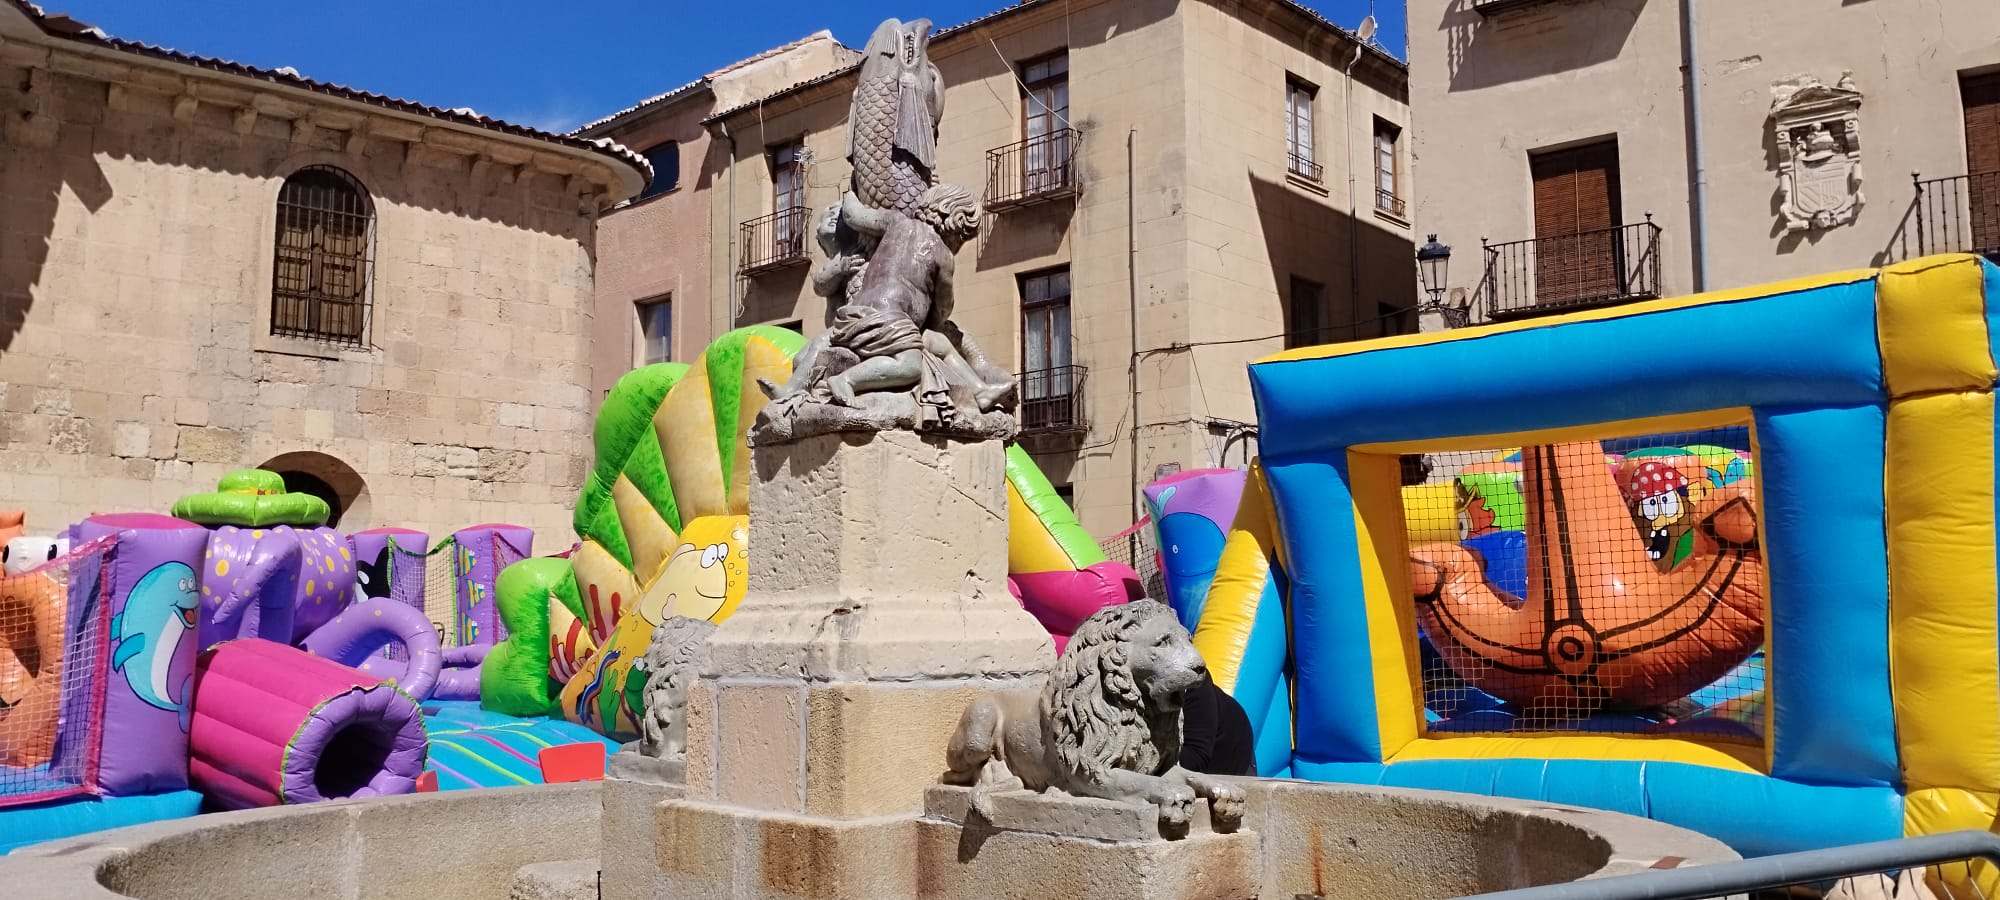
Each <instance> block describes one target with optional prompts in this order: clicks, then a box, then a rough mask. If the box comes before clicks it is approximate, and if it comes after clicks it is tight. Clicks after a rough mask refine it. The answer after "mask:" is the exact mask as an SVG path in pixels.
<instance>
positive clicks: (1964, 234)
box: [1904, 172, 2000, 262]
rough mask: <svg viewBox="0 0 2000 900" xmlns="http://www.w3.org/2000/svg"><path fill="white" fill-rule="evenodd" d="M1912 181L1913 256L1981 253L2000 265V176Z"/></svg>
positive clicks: (1909, 228)
mask: <svg viewBox="0 0 2000 900" xmlns="http://www.w3.org/2000/svg"><path fill="white" fill-rule="evenodd" d="M1911 177H1912V179H1913V180H1915V181H1916V185H1917V203H1916V209H1915V210H1913V211H1912V213H1911V221H1910V222H1909V223H1908V224H1907V225H1906V226H1905V227H1904V230H1905V234H1906V235H1907V236H1908V237H1910V238H1912V239H1913V240H1914V241H1915V245H1916V247H1915V249H1916V252H1915V253H1914V254H1910V255H1912V256H1930V255H1931V254H1934V253H1977V254H1980V255H1982V256H1985V257H1987V258H1988V259H1992V260H1995V261H1996V262H2000V172H1982V173H1979V174H1975V175H1959V176H1956V177H1953V178H1932V179H1929V180H1925V179H1924V178H1923V177H1922V176H1920V175H1913V176H1911Z"/></svg>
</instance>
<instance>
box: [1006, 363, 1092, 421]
mask: <svg viewBox="0 0 2000 900" xmlns="http://www.w3.org/2000/svg"><path fill="white" fill-rule="evenodd" d="M1088 374H1089V370H1088V369H1086V368H1085V367H1083V366H1056V367H1055V368H1051V369H1040V370H1037V371H1034V372H1023V373H1021V376H1020V382H1021V412H1020V420H1021V433H1022V434H1024V435H1029V434H1082V433H1084V432H1086V431H1089V430H1090V420H1089V419H1088V418H1086V417H1085V416H1084V414H1083V384H1084V380H1085V376H1087V375H1088Z"/></svg>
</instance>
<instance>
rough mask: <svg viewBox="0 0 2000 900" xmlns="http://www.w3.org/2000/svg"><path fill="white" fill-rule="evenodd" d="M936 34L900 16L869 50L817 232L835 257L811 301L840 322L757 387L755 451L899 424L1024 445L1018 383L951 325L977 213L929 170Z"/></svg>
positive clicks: (937, 105)
mask: <svg viewBox="0 0 2000 900" xmlns="http://www.w3.org/2000/svg"><path fill="white" fill-rule="evenodd" d="M930 30H931V23H930V22H929V21H927V20H922V19H919V20H917V21H915V22H910V23H904V22H899V21H897V20H895V19H890V20H889V21H887V22H884V23H882V25H881V27H879V28H877V29H876V31H875V35H874V36H873V37H872V38H870V39H869V42H868V47H867V49H866V50H865V51H864V52H863V55H864V60H863V62H862V65H861V73H860V76H859V81H858V83H857V84H856V86H855V89H854V99H853V105H852V107H851V108H850V111H849V114H848V143H849V146H848V160H849V162H850V163H852V164H853V167H854V175H853V180H852V183H851V184H850V187H849V190H848V191H847V193H846V195H845V196H844V197H843V198H842V200H841V202H840V203H839V204H837V205H835V206H833V207H830V208H828V209H827V210H826V211H825V212H824V213H822V214H821V216H820V220H819V224H818V227H817V229H816V235H815V236H816V240H817V243H818V244H819V246H820V249H821V250H822V251H823V252H824V253H826V255H827V257H828V259H827V262H825V263H824V264H822V265H821V266H819V267H818V268H817V269H816V270H814V272H813V276H812V282H813V291H814V293H816V294H818V295H820V296H822V297H825V298H827V299H828V301H829V302H830V303H833V304H834V310H833V316H832V322H831V324H830V325H829V327H828V329H827V330H826V331H825V332H824V333H822V334H820V335H819V336H817V337H815V338H814V339H813V340H812V341H810V342H808V343H807V345H806V347H805V349H803V350H801V351H800V352H799V355H798V356H797V357H796V358H794V359H793V366H792V378H791V380H790V381H789V382H787V383H786V384H784V385H777V384H773V383H771V382H769V381H763V380H760V381H759V382H758V383H759V385H760V386H761V387H762V388H763V390H764V392H765V393H766V394H767V395H768V396H769V397H770V398H771V401H772V402H771V403H769V404H767V405H766V406H765V407H764V409H763V410H762V411H760V412H759V413H758V416H757V423H756V425H755V426H754V427H753V429H752V431H751V439H752V441H753V442H755V443H760V444H773V443H784V442H786V441H792V440H797V439H800V438H805V437H812V436H814V435H819V434H828V433H832V432H838V431H882V430H887V429H896V428H900V429H908V430H914V431H923V432H931V433H940V434H947V435H951V436H955V437H962V438H969V439H974V440H979V439H992V438H998V439H1005V438H1009V437H1012V436H1013V435H1014V432H1015V430H1016V425H1015V422H1014V417H1013V413H1012V409H1013V404H1014V401H1015V398H1016V385H1015V382H1014V377H1013V376H1012V375H1011V374H1009V373H1008V372H1007V371H1006V370H1005V369H1003V368H1001V367H999V366H996V365H994V364H993V362H992V361H991V360H990V359H988V358H987V357H986V355H985V354H984V353H983V352H981V351H980V349H979V347H978V346H977V345H976V344H975V343H973V341H972V340H971V338H970V337H969V336H968V335H966V334H965V333H964V332H963V331H961V330H960V329H959V328H958V327H957V326H956V325H955V324H953V323H952V321H951V314H952V308H953V300H952V276H953V274H954V272H955V269H956V262H955V255H956V254H957V252H958V250H959V248H961V247H963V246H964V245H965V244H966V242H968V241H970V240H972V239H973V238H974V237H976V236H977V235H978V234H979V224H980V216H981V212H980V208H979V202H978V200H976V199H974V198H973V196H972V193H971V192H970V191H968V190H966V189H965V188H964V187H961V186H959V185H954V184H940V183H938V182H937V181H936V179H935V177H934V176H933V173H932V166H933V165H934V164H935V162H936V150H937V126H938V122H939V120H940V119H941V118H942V116H943V114H944V83H943V80H942V79H941V77H940V76H939V74H938V70H937V66H935V65H933V64H932V63H931V61H930V59H929V57H928V56H927V54H926V51H927V49H928V47H929V41H930Z"/></svg>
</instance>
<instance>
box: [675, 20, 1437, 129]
mask: <svg viewBox="0 0 2000 900" xmlns="http://www.w3.org/2000/svg"><path fill="white" fill-rule="evenodd" d="M1086 2H1089V0H1086ZM1208 2H1211V3H1215V4H1216V5H1217V6H1219V7H1225V8H1226V7H1241V6H1244V5H1249V4H1255V5H1259V6H1263V7H1264V8H1265V9H1266V10H1267V11H1277V12H1280V13H1282V14H1286V15H1289V16H1290V17H1291V18H1292V20H1293V22H1294V23H1296V24H1297V25H1299V26H1300V28H1301V29H1302V30H1303V31H1304V33H1305V34H1306V35H1307V38H1308V40H1309V41H1310V40H1311V39H1312V37H1313V36H1314V35H1315V34H1318V35H1322V36H1324V38H1326V39H1327V40H1328V41H1329V43H1328V46H1330V47H1336V48H1344V49H1343V50H1342V52H1343V53H1351V52H1352V51H1353V48H1355V47H1362V48H1364V49H1363V57H1364V58H1365V59H1367V60H1368V61H1369V64H1368V71H1370V72H1380V73H1382V74H1386V75H1388V76H1389V78H1390V80H1391V81H1396V82H1401V83H1402V84H1403V85H1404V86H1405V87H1407V84H1408V80H1409V66H1408V65H1406V64H1405V63H1404V62H1403V61H1402V60H1399V59H1397V58H1395V57H1394V56H1391V55H1389V54H1388V53H1387V52H1386V51H1384V50H1382V49H1381V48H1380V47H1376V46H1374V45H1372V44H1366V43H1363V42H1362V41H1361V40H1360V39H1359V38H1358V37H1356V36H1355V35H1354V34H1353V33H1352V32H1349V31H1348V30H1346V29H1344V28H1341V27H1340V26H1338V25H1335V24H1333V23H1332V22H1330V21H1328V20H1327V18H1326V17H1325V16H1322V15H1320V14H1319V13H1316V12H1314V11H1312V10H1311V9H1308V8H1307V7H1305V6H1302V5H1300V4H1298V3H1296V2H1294V0H1208ZM1045 7H1053V8H1055V9H1056V10H1058V11H1063V10H1065V7H1064V6H1059V5H1057V4H1055V2H1054V0H1021V2H1020V3H1016V4H1015V5H1013V6H1008V7H1005V8H1003V9H999V10H996V11H994V12H990V13H987V14H986V15H983V16H980V17H978V18H976V19H973V20H971V21H969V22H965V23H962V24H959V25H954V26H952V27H950V28H946V29H943V30H941V31H939V32H937V33H936V34H935V35H933V36H932V38H931V44H930V46H931V53H932V56H933V57H934V58H943V57H947V56H950V55H952V54H953V53H955V52H958V51H960V50H962V49H964V48H959V47H956V46H954V45H956V44H957V43H959V42H960V41H962V40H970V39H971V38H972V37H974V36H975V35H976V34H977V33H978V32H979V31H980V29H982V28H986V27H989V26H993V25H998V24H1001V23H1013V22H1015V21H1017V20H1018V21H1019V22H1020V23H1021V25H1022V26H1023V27H1026V25H1027V24H1029V23H1028V21H1027V19H1028V17H1029V16H1030V15H1031V14H1032V13H1035V12H1038V11H1041V10H1042V9H1043V8H1045ZM1225 11H1228V10H1227V9H1226V10H1225ZM1231 14H1235V13H1233V12H1232V13H1231ZM1336 64H1344V62H1336ZM860 69H861V61H860V60H856V61H855V62H854V63H852V64H849V65H846V66H842V67H840V68H838V69H835V70H833V71H831V72H828V73H826V74H824V75H820V76H818V77H816V78H809V79H807V80H805V81H801V82H799V83H797V84H794V85H791V86H790V87H786V88H781V89H779V90H777V91H774V92H772V93H770V94H767V95H765V96H763V97H761V98H759V99H757V100H754V101H752V102H749V103H744V104H740V105H737V106H734V107H731V108H729V109H725V110H720V111H718V112H716V113H715V114H714V115H711V116H709V117H708V118H707V119H704V120H702V124H703V125H705V126H708V128H709V129H710V130H711V131H715V130H717V126H718V125H719V124H720V123H723V122H726V121H727V120H729V119H731V118H733V117H735V116H738V115H741V114H743V113H747V112H750V111H753V110H755V109H757V108H758V107H761V106H768V105H769V104H771V103H772V102H774V101H778V100H787V99H789V100H793V101H794V102H795V103H798V104H805V103H806V102H807V100H808V98H809V97H810V96H811V95H813V94H816V93H818V92H819V91H820V90H824V89H827V88H828V87H829V86H842V87H845V88H846V91H851V90H852V89H853V86H852V83H851V79H852V77H853V76H854V75H855V74H856V73H857V72H859V71H860ZM846 91H842V92H841V93H845V92H846Z"/></svg>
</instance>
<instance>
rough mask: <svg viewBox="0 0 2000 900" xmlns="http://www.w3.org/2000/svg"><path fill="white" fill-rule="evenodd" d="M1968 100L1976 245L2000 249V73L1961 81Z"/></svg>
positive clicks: (1971, 206)
mask: <svg viewBox="0 0 2000 900" xmlns="http://www.w3.org/2000/svg"><path fill="white" fill-rule="evenodd" d="M1959 95H1960V96H1961V97H1962V98H1963V99H1964V101H1965V172H1966V175H1968V176H1970V177H1968V178H1967V179H1966V180H1967V181H1968V182H1969V184H1967V185H1966V188H1967V190H1966V200H1967V203H1968V211H1969V212H1970V213H1971V214H1972V222H1971V231H1972V244H1973V247H1972V249H1974V250H1977V251H1979V252H1982V253H1995V252H2000V73H1995V74H1991V75H1982V76H1979V77H1977V78H1967V79H1964V80H1963V81H1961V82H1959Z"/></svg>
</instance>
